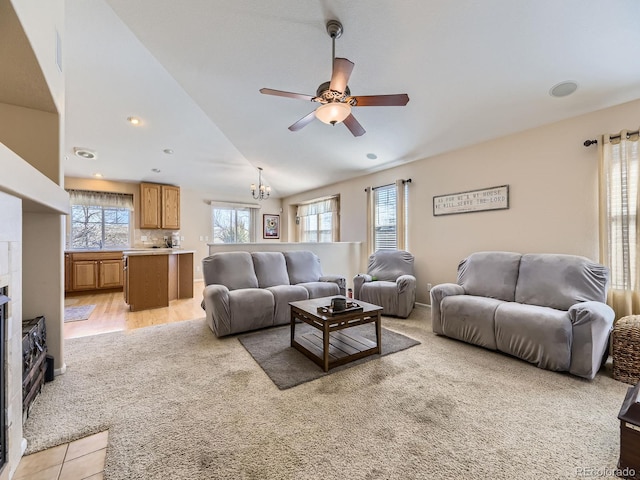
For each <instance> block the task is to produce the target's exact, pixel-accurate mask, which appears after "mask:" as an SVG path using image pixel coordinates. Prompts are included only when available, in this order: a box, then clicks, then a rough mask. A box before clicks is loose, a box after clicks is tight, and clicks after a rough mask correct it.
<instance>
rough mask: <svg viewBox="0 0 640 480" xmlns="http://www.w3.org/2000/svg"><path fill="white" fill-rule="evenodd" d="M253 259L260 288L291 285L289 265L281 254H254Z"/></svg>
mask: <svg viewBox="0 0 640 480" xmlns="http://www.w3.org/2000/svg"><path fill="white" fill-rule="evenodd" d="M251 258H253V267H254V269H255V272H256V277H257V278H258V285H259V286H260V288H268V287H273V286H274V285H289V275H288V274H287V263H286V262H285V260H284V255H282V253H281V252H253V253H252V254H251Z"/></svg>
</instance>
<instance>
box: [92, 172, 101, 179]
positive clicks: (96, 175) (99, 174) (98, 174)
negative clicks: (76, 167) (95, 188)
mask: <svg viewBox="0 0 640 480" xmlns="http://www.w3.org/2000/svg"><path fill="white" fill-rule="evenodd" d="M93 176H94V177H96V178H102V177H103V175H102V174H101V173H99V172H96V173H94V174H93Z"/></svg>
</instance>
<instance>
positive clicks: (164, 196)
mask: <svg viewBox="0 0 640 480" xmlns="http://www.w3.org/2000/svg"><path fill="white" fill-rule="evenodd" d="M140 228H164V229H167V230H179V229H180V187H175V186H173V185H161V184H158V183H141V184H140Z"/></svg>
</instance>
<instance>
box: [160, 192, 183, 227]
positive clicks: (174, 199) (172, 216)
mask: <svg viewBox="0 0 640 480" xmlns="http://www.w3.org/2000/svg"><path fill="white" fill-rule="evenodd" d="M160 190H161V193H162V216H161V218H162V223H161V225H162V228H165V229H167V230H180V187H174V186H172V185H162V188H161V189H160Z"/></svg>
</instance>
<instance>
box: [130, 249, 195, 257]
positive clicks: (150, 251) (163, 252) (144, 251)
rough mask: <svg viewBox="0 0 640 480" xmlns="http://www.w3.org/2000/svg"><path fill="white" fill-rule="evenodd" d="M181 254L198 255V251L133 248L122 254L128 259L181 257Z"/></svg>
mask: <svg viewBox="0 0 640 480" xmlns="http://www.w3.org/2000/svg"><path fill="white" fill-rule="evenodd" d="M181 253H196V251H195V250H183V249H179V248H133V249H131V250H123V252H122V254H123V255H126V256H128V257H131V256H133V255H179V254H181Z"/></svg>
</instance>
